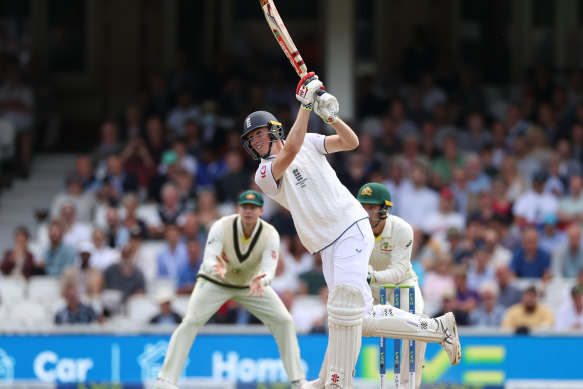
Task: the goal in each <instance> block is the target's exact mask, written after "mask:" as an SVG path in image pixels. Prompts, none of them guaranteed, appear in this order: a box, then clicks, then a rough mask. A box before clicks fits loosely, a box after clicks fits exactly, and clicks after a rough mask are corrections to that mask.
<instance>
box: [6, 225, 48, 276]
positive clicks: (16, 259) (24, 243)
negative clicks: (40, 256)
mask: <svg viewBox="0 0 583 389" xmlns="http://www.w3.org/2000/svg"><path fill="white" fill-rule="evenodd" d="M29 236H30V235H29V233H28V230H27V229H26V227H23V226H20V227H16V230H15V231H14V246H13V247H12V249H8V250H6V251H5V252H4V257H3V258H2V264H0V270H1V271H2V274H4V275H5V276H13V277H24V278H26V279H28V278H30V276H32V275H35V274H39V273H40V271H41V270H40V269H39V268H38V266H37V264H36V262H35V259H34V256H33V255H32V253H31V252H30V251H29V250H28V239H29Z"/></svg>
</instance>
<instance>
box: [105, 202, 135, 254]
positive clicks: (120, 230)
mask: <svg viewBox="0 0 583 389" xmlns="http://www.w3.org/2000/svg"><path fill="white" fill-rule="evenodd" d="M105 222H106V223H107V225H106V226H105V228H104V229H103V231H104V232H105V239H106V242H107V245H108V246H109V247H111V248H120V247H123V246H125V245H126V244H127V242H128V239H129V236H130V231H129V229H128V228H126V227H125V226H124V225H123V224H121V221H120V218H119V213H118V211H117V208H115V207H109V208H107V211H106V212H105Z"/></svg>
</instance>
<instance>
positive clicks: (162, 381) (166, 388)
mask: <svg viewBox="0 0 583 389" xmlns="http://www.w3.org/2000/svg"><path fill="white" fill-rule="evenodd" d="M154 389H178V386H176V385H174V384H173V383H172V382H170V381H169V380H167V379H166V378H158V379H157V380H156V383H155V384H154Z"/></svg>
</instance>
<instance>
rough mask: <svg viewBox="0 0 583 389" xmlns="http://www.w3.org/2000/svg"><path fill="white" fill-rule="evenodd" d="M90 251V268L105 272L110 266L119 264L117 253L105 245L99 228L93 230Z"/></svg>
mask: <svg viewBox="0 0 583 389" xmlns="http://www.w3.org/2000/svg"><path fill="white" fill-rule="evenodd" d="M91 243H92V246H93V248H92V250H91V266H92V267H94V268H96V269H99V270H100V271H105V269H107V268H108V267H109V266H110V265H112V264H114V263H115V262H119V252H118V251H117V250H116V249H114V248H111V247H109V246H108V245H107V242H106V241H105V232H103V230H102V229H101V228H96V229H95V230H93V234H92V239H91Z"/></svg>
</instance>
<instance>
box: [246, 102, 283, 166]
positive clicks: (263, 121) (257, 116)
mask: <svg viewBox="0 0 583 389" xmlns="http://www.w3.org/2000/svg"><path fill="white" fill-rule="evenodd" d="M261 127H267V128H268V130H269V135H270V136H271V141H270V142H269V149H268V150H267V153H265V154H263V155H260V154H259V153H258V152H257V151H255V149H254V148H253V147H252V146H251V139H249V138H248V136H249V134H250V133H251V131H253V130H256V129H258V128H261ZM280 139H283V127H282V126H281V123H280V122H278V121H277V119H276V118H275V116H273V115H272V114H270V113H269V112H266V111H255V112H253V113H252V114H250V115H249V116H247V117H246V118H245V121H244V122H243V134H242V135H241V140H242V141H243V147H244V148H245V150H247V152H248V153H249V154H251V156H252V157H253V159H260V158H265V157H267V156H269V154H270V153H271V144H272V143H273V142H277V141H278V140H280Z"/></svg>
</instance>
